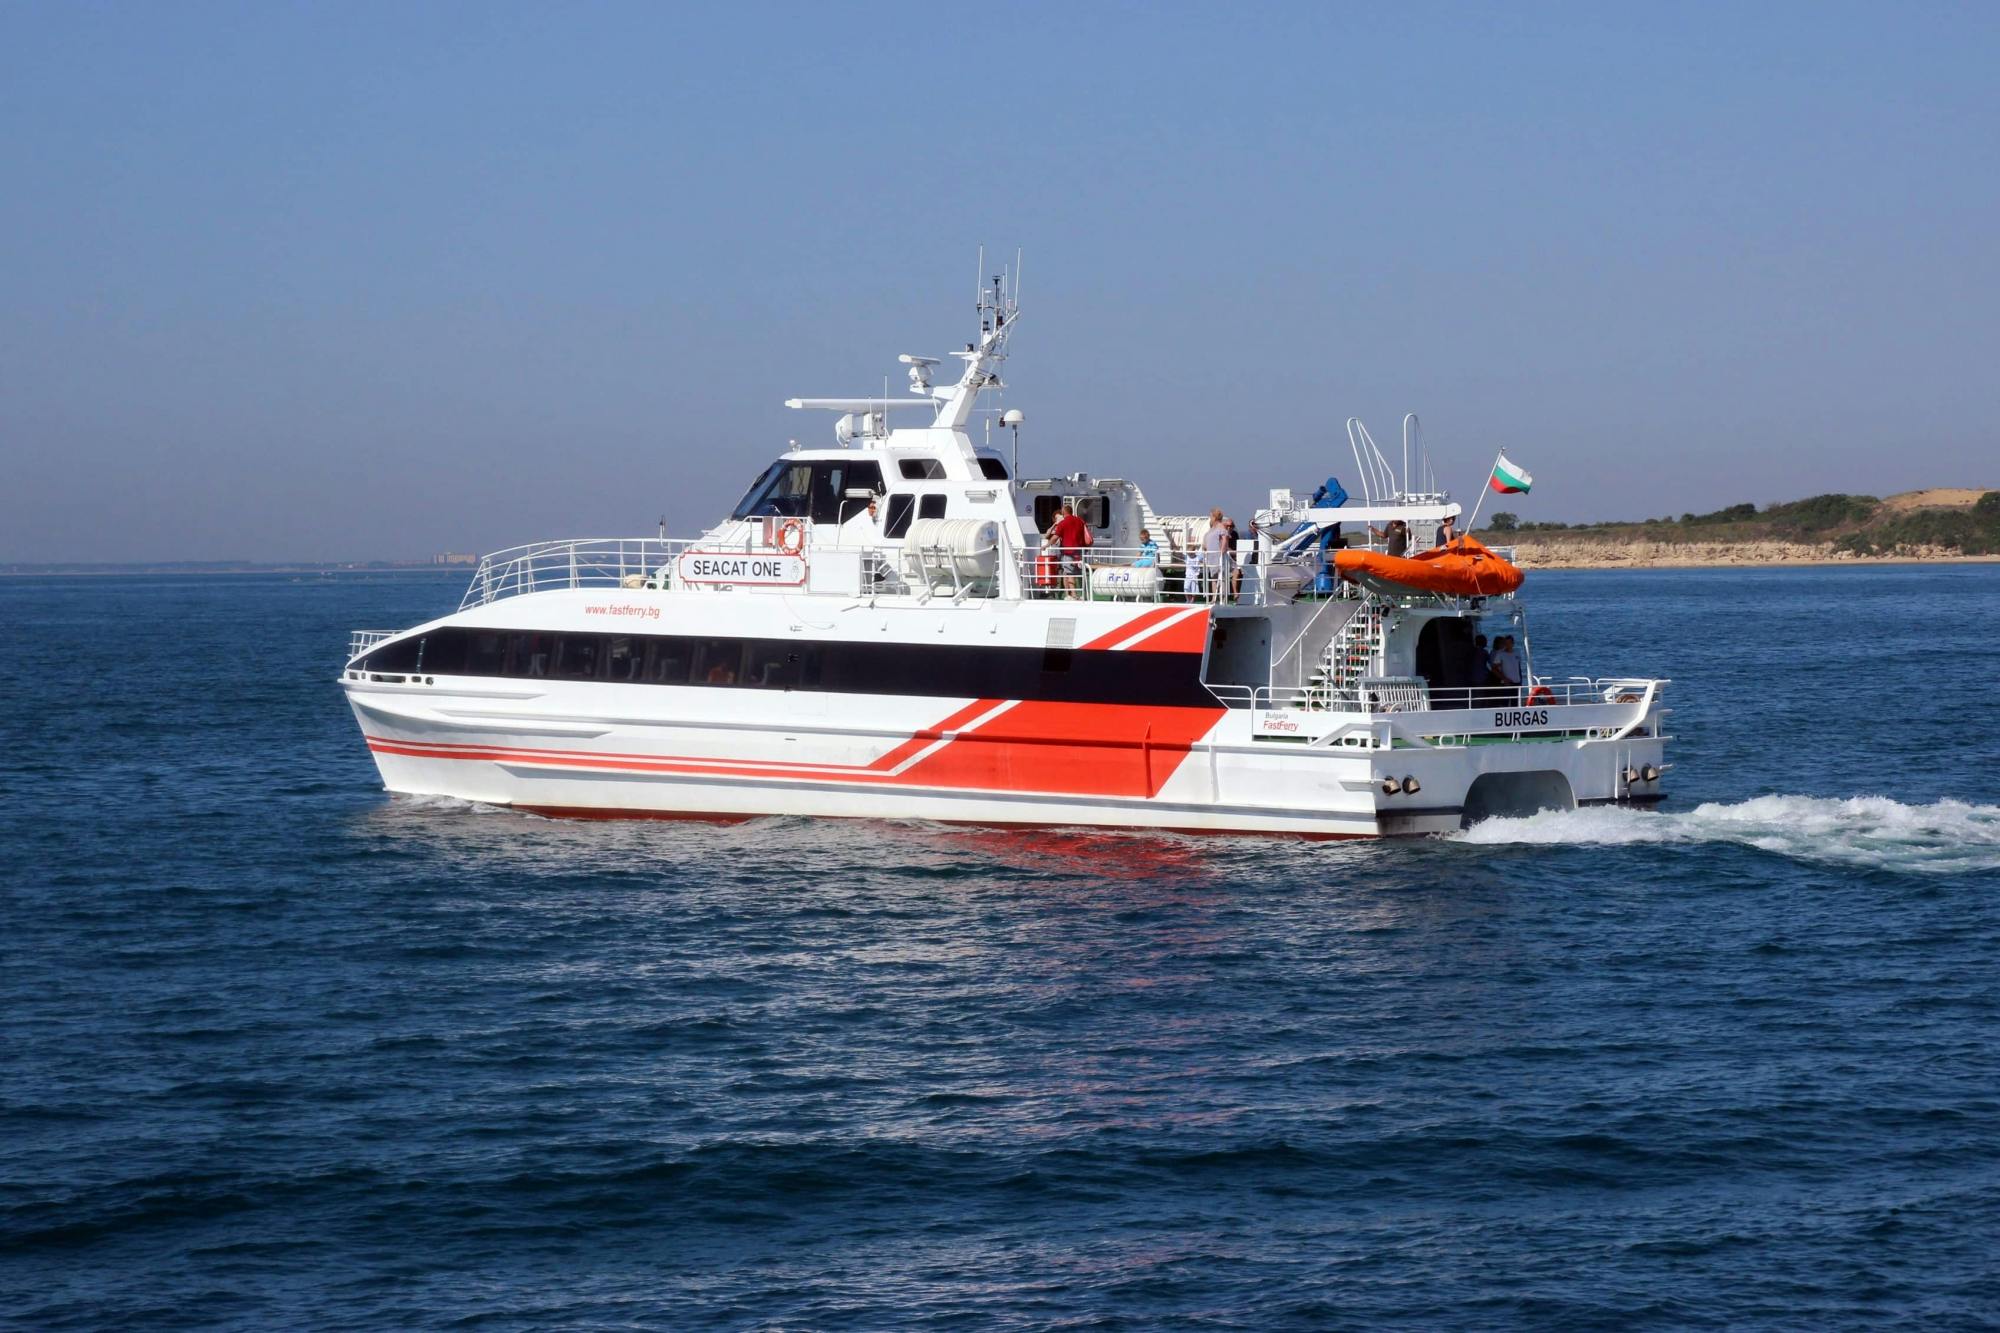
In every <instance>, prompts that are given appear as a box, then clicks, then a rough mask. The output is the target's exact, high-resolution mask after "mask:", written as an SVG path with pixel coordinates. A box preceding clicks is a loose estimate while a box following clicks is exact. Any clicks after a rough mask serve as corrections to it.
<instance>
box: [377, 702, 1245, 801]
mask: <svg viewBox="0 0 2000 1333" xmlns="http://www.w3.org/2000/svg"><path fill="white" fill-rule="evenodd" d="M998 706H999V705H998V703H996V702H995V701H993V700H981V701H979V702H978V703H975V704H971V705H968V706H967V707H965V708H962V709H960V710H959V711H958V712H956V713H953V714H952V715H951V716H950V717H948V718H946V719H945V720H944V721H943V722H942V723H940V724H938V726H936V727H933V728H928V729H926V730H925V731H922V732H919V733H918V734H917V735H916V736H914V737H912V738H911V739H909V740H907V741H904V742H902V743H901V744H899V745H898V746H897V747H896V748H895V749H893V750H891V751H890V752H889V753H888V754H886V755H884V756H883V757H881V758H880V759H876V760H874V761H873V762H872V763H869V764H867V765H851V764H807V763H799V762H796V761H791V760H757V759H728V758H701V757H696V756H691V755H643V754H617V753H603V752H593V751H588V750H548V749H535V748H530V747H525V746H510V745H478V744H468V743H461V742H450V741H435V742H433V741H400V740H391V739H388V738H385V737H379V736H370V737H368V738H367V741H368V748H369V749H370V750H372V751H375V752H376V753H378V754H394V755H404V756H407V757H410V758H415V759H458V760H485V761H488V762H491V763H500V764H517V765H526V766H532V767H538V768H567V769H580V770H584V771H598V772H615V773H674V774H683V775H694V776H711V777H750V778H772V779H778V778H786V779H800V780H806V779H810V780H817V781H830V782H851V783H857V784H870V785H873V784H894V785H898V786H930V787H954V788H959V789H963V790H968V791H975V792H978V791H992V792H1012V793H1022V792H1037V793H1047V794H1049V795H1057V796H1128V797H1130V796H1139V797H1147V798H1151V797H1154V796H1157V795H1159V793H1160V789H1161V788H1162V787H1163V786H1165V785H1166V782H1167V779H1169V778H1171V777H1172V776H1173V775H1174V772H1175V771H1176V770H1177V769H1179V768H1180V766H1181V765H1182V764H1183V763H1184V762H1186V760H1187V757H1188V755H1189V753H1191V751H1192V748H1193V746H1194V743H1195V742H1196V741H1199V740H1200V739H1201V738H1202V737H1203V736H1205V735H1207V734H1208V732H1209V730H1210V728H1212V727H1213V726H1214V725H1215V723H1216V722H1217V720H1218V719H1220V718H1221V717H1222V715H1223V713H1224V711H1225V710H1224V709H1222V708H1219V707H1218V708H1153V707H1141V706H1135V705H1105V704H1079V703H1049V702H1039V701H1030V702H1025V703H1019V704H1016V705H1014V706H1013V707H1012V708H1009V709H1008V710H1007V711H1005V712H1003V713H1001V714H1000V715H999V716H998V717H995V718H994V719H992V720H991V721H989V722H987V723H985V724H984V725H982V726H981V727H980V728H979V729H978V730H977V731H971V732H961V733H959V734H957V735H955V736H952V737H951V739H950V740H948V741H947V742H946V743H945V744H944V745H943V746H942V747H941V748H939V749H937V750H936V751H935V752H933V753H931V754H928V755H925V756H924V757H923V758H922V759H920V760H918V761H917V762H916V763H914V764H912V765H911V766H910V767H909V768H908V769H906V770H904V771H903V772H901V773H895V772H892V771H891V770H893V769H894V768H895V766H896V765H897V764H900V763H903V762H905V761H906V760H907V759H908V758H909V757H911V756H914V755H916V754H919V753H921V752H922V750H923V749H924V747H926V746H929V745H933V744H935V743H936V742H937V741H939V740H941V739H944V737H945V736H946V735H947V734H948V733H950V732H951V729H952V727H953V726H955V725H961V724H963V723H964V722H966V721H969V720H971V719H972V718H974V717H976V716H978V715H979V714H981V713H985V712H989V711H991V710H992V709H994V708H996V707H998Z"/></svg>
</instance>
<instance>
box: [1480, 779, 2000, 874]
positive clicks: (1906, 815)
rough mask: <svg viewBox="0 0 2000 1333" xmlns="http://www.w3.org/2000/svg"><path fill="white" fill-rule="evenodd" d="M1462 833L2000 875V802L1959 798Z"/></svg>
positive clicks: (1763, 806) (1612, 816)
mask: <svg viewBox="0 0 2000 1333" xmlns="http://www.w3.org/2000/svg"><path fill="white" fill-rule="evenodd" d="M1456 837H1457V840H1458V841H1460V842H1467V843H1478V844H1484V845H1488V846H1506V845H1530V846H1536V845H1539V846H1564V845H1567V846H1618V845H1623V844H1630V843H1705V842H1731V843H1737V844H1739V845H1741V846H1746V847H1756V848H1759V849H1761V850H1763V851H1767V852H1776V853H1779V854H1780V855H1784V856H1792V857H1797V858H1799V859H1801V860H1806V861H1823V862H1830V863H1833V864H1838V865H1851V866H1857V867H1862V868H1868V869H1876V868H1879V869H1884V870H1924V871H1937V872H1948V873H1954V874H1957V873H1964V872H1967V871H1977V870H2000V806H1991V805H1968V804H1966V803H1965V802H1963V801H1952V800H1944V801H1938V802H1935V803H1933V804H1930V805H1905V804H1903V803H1902V802H1901V801H1895V800H1891V799H1889V798H1888V797H1886V796H1854V797H1848V798H1846V799H1829V798H1826V797H1818V796H1758V797H1754V798H1752V799H1751V800H1747V801H1738V802H1736V803H1734V804H1730V805H1722V804H1715V803H1711V804H1707V805H1698V806H1696V807H1695V808H1694V809H1692V810H1688V811H1682V812H1672V813H1668V812H1660V813H1652V812H1647V811H1640V810H1624V809H1616V808H1612V807H1609V806H1592V807H1588V808H1585V809H1581V810H1550V811H1545V812H1543V813H1542V814H1538V815H1530V816H1528V817H1527V818H1524V819H1488V820H1483V821H1481V822H1480V823H1478V824H1474V825H1473V826H1472V827H1471V828H1469V829H1466V830H1465V831H1463V832H1461V833H1459V834H1457V835H1456Z"/></svg>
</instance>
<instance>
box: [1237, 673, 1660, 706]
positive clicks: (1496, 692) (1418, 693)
mask: <svg viewBox="0 0 2000 1333" xmlns="http://www.w3.org/2000/svg"><path fill="white" fill-rule="evenodd" d="M1671 683H1672V682H1670V681H1665V680H1644V679H1640V678H1638V677H1632V676H1605V677H1601V678H1598V679H1595V680H1593V679H1590V678H1588V677H1584V676H1575V677H1572V678H1571V679H1569V680H1546V679H1543V678H1541V677H1537V678H1536V679H1535V681H1534V683H1533V684H1531V685H1525V686H1521V685H1475V686H1469V687H1465V688H1445V689H1434V688H1432V687H1431V685H1430V684H1429V682H1428V681H1426V680H1425V679H1424V678H1423V677H1421V676H1368V677H1365V678H1363V680H1362V681H1361V696H1362V699H1363V701H1364V703H1365V704H1366V707H1356V706H1355V704H1354V702H1353V699H1352V697H1351V696H1349V697H1345V698H1343V697H1341V696H1340V695H1339V694H1337V693H1336V692H1335V691H1334V690H1333V689H1331V688H1330V687H1328V686H1324V685H1299V686H1286V685H1255V686H1252V685H1223V684H1212V685H1209V686H1208V690H1209V693H1211V694H1213V695H1215V696H1216V698H1218V699H1220V700H1221V701H1222V702H1223V703H1224V704H1225V705H1227V706H1228V707H1231V708H1297V709H1304V710H1306V711H1309V712H1339V713H1355V712H1367V713H1445V712H1456V711H1459V710H1462V709H1471V708H1522V707H1546V708H1561V707H1566V706H1568V705H1571V704H1579V705H1580V704H1638V703H1646V702H1648V701H1649V698H1650V699H1657V698H1658V697H1660V695H1661V694H1662V693H1663V692H1664V691H1665V689H1666V687H1667V686H1668V685H1669V684H1671ZM1649 690H1650V692H1651V693H1650V696H1649V694H1648V691H1649Z"/></svg>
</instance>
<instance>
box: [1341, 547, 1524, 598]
mask: <svg viewBox="0 0 2000 1333" xmlns="http://www.w3.org/2000/svg"><path fill="white" fill-rule="evenodd" d="M1333 564H1334V568H1336V569H1338V570H1339V571H1340V572H1341V573H1342V574H1344V575H1352V576H1354V577H1356V578H1373V579H1380V580H1381V581H1383V582H1384V583H1398V584H1401V585H1402V586H1404V587H1406V588H1420V589H1422V590H1423V591H1425V592H1439V593H1443V594H1444V595H1445V596H1447V597H1497V596H1499V595H1500V594H1501V593H1509V592H1513V591H1514V590H1515V589H1516V588H1518V587H1520V586H1521V580H1522V579H1523V578H1525V577H1526V575H1524V574H1522V573H1521V571H1520V570H1519V569H1518V568H1517V567H1516V566H1515V565H1514V564H1513V563H1512V562H1511V561H1507V560H1503V559H1501V558H1500V557H1499V556H1497V555H1495V554H1493V552H1492V551H1490V550H1488V549H1487V548H1486V547H1484V546H1482V545H1480V544H1479V543H1478V542H1477V541H1475V540H1474V539H1472V538H1471V537H1457V538H1454V539H1453V540H1452V543H1451V545H1449V546H1440V547H1438V548H1437V549H1436V550H1434V551H1423V552H1420V553H1418V554H1416V555H1412V556H1400V555H1383V554H1382V553H1381V552H1380V551H1335V552H1334V553H1333Z"/></svg>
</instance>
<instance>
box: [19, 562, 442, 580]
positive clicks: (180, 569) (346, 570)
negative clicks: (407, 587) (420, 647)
mask: <svg viewBox="0 0 2000 1333" xmlns="http://www.w3.org/2000/svg"><path fill="white" fill-rule="evenodd" d="M474 568H475V567H474V566H472V565H231V566H226V567H223V568H212V567H210V566H206V565H173V564H160V565H111V566H106V567H104V568H102V569H77V568H73V567H64V566H60V565H51V566H49V567H48V568H45V569H36V568H33V567H22V568H14V569H0V578H10V579H51V578H64V579H72V578H73V579H129V578H158V577H160V576H161V575H164V574H173V575H177V576H178V575H182V574H196V575H201V576H203V577H216V576H221V575H231V574H237V575H241V574H299V575H312V576H316V577H317V576H332V575H336V574H460V575H470V574H471V573H472V572H473V570H474Z"/></svg>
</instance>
